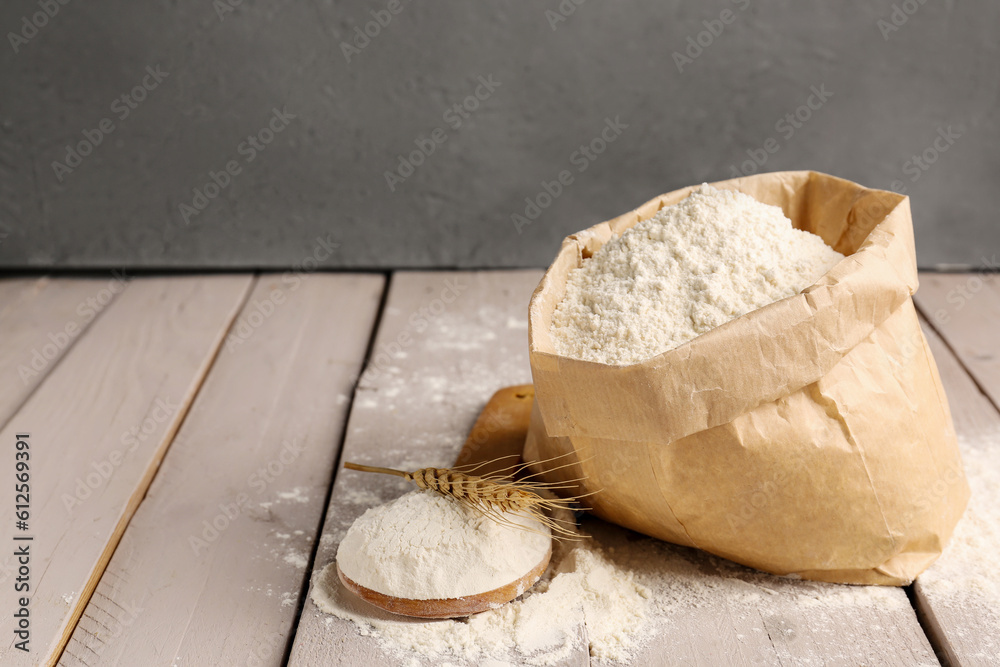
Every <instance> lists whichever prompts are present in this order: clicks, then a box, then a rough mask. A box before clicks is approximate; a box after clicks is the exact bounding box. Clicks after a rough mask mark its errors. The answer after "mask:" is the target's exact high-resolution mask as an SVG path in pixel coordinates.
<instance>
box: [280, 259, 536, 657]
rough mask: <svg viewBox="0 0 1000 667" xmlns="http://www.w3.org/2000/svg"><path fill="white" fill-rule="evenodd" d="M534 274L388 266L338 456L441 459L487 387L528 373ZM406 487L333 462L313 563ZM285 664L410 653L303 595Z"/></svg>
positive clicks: (394, 461) (455, 448)
mask: <svg viewBox="0 0 1000 667" xmlns="http://www.w3.org/2000/svg"><path fill="white" fill-rule="evenodd" d="M540 278H541V272H539V271H496V272H488V273H465V272H462V273H451V272H447V273H446V272H419V273H410V272H399V273H395V274H394V275H393V278H392V284H391V288H390V291H389V295H388V299H387V301H386V306H385V311H384V313H383V316H382V322H381V325H380V327H379V331H378V336H377V337H376V341H375V346H374V348H373V351H372V355H371V358H370V362H369V365H368V367H367V368H366V370H365V373H364V374H362V377H361V382H360V383H359V386H358V390H357V393H356V395H355V398H354V403H353V407H352V410H351V417H350V421H349V423H348V428H347V436H346V440H345V442H344V453H343V456H342V458H343V459H345V460H352V461H358V462H361V463H372V464H374V463H377V464H378V465H388V466H396V467H403V468H418V467H422V466H429V465H434V466H446V465H450V464H451V463H452V462H453V461H454V460H455V456H456V455H457V454H458V452H459V449H460V448H461V446H462V444H463V442H464V440H465V437H466V434H467V433H468V432H469V430H470V428H471V427H472V425H473V423H474V422H475V420H476V416H477V414H478V413H479V410H480V409H481V408H482V407H483V404H484V403H485V402H486V400H487V399H489V398H490V396H491V395H492V394H493V392H494V391H495V390H496V389H499V388H500V387H502V386H505V385H511V384H523V383H525V382H529V381H530V378H531V375H530V371H529V368H528V354H527V352H528V350H527V343H528V338H527V304H528V297H529V296H530V295H531V292H532V290H533V289H534V288H535V286H536V285H537V284H538V281H539V279H540ZM406 490H409V487H408V486H407V485H406V483H405V482H404V483H402V484H400V483H397V481H396V480H395V479H390V478H384V479H380V478H378V477H375V476H372V475H364V474H359V473H341V472H338V474H337V477H336V483H335V484H334V487H333V493H332V496H331V499H330V505H329V508H328V509H327V513H326V520H325V525H324V527H323V538H322V540H321V541H320V545H319V549H318V550H317V554H316V560H315V569H316V570H319V569H321V568H322V567H323V566H325V565H326V564H328V563H330V562H331V561H333V560H334V557H335V555H336V550H337V545H338V543H339V542H340V539H341V538H342V536H343V533H344V531H345V530H346V528H347V527H348V526H350V524H351V523H352V522H353V521H354V519H356V518H357V517H358V516H359V515H360V514H361V513H363V512H364V511H365V510H366V509H368V508H369V507H371V506H373V505H377V504H379V503H381V502H385V501H388V500H390V499H392V498H395V497H397V496H399V495H400V494H401V493H402V492H404V491H406ZM310 590H311V587H310ZM451 662H455V661H451ZM289 664H290V665H380V664H388V665H403V664H411V663H410V662H408V660H406V659H403V658H401V657H400V656H395V655H390V654H388V653H385V652H384V651H383V650H382V649H380V648H379V646H378V644H377V642H376V641H375V640H374V639H372V638H371V637H362V636H360V635H359V634H358V632H357V630H356V628H355V626H354V625H353V624H352V623H350V622H349V621H345V620H342V619H340V618H335V617H332V616H329V615H327V614H324V613H323V612H321V611H320V610H319V609H318V608H317V607H316V606H315V604H314V603H313V601H312V600H311V599H306V601H305V607H304V609H303V612H302V616H301V618H300V619H299V625H298V628H297V630H296V634H295V643H294V645H293V647H292V654H291V659H290V662H289ZM421 664H432V663H430V662H427V661H424V662H423V663H421Z"/></svg>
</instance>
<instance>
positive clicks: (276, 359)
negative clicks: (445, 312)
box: [63, 275, 384, 664]
mask: <svg viewBox="0 0 1000 667" xmlns="http://www.w3.org/2000/svg"><path fill="white" fill-rule="evenodd" d="M383 286H384V282H383V281H382V280H380V279H378V278H377V277H375V276H344V275H338V276H335V277H333V276H326V277H323V276H321V275H316V276H311V277H309V278H307V279H304V280H303V281H302V286H301V289H298V288H294V289H289V290H287V291H285V295H284V297H283V298H281V299H280V301H279V300H277V299H275V301H276V302H277V303H279V304H283V305H281V306H280V309H279V310H275V311H273V312H272V314H271V316H270V317H268V318H266V319H265V320H263V322H262V323H260V325H259V326H255V328H254V330H253V332H252V333H250V334H249V335H247V336H246V337H245V338H244V337H243V336H242V332H243V331H244V330H243V323H244V321H248V322H253V319H252V318H251V317H250V313H251V312H256V311H255V310H254V309H255V308H256V307H257V305H256V304H257V303H258V300H259V301H263V300H265V299H266V298H269V297H272V296H273V295H274V294H275V291H276V290H278V289H279V287H278V281H277V280H276V279H266V278H264V277H262V278H261V280H260V281H259V282H258V284H257V286H256V287H255V289H254V291H253V292H252V293H251V300H250V301H249V302H247V304H246V306H245V307H244V309H243V311H242V312H241V313H240V316H239V317H238V318H237V319H238V321H239V323H240V324H239V328H238V329H234V335H236V334H240V335H239V337H240V338H241V341H242V342H239V344H236V342H235V341H234V344H233V345H230V342H229V341H227V343H226V350H225V352H224V353H223V354H221V355H220V357H219V358H218V359H217V360H216V363H215V364H214V365H213V367H212V370H211V372H210V373H209V375H208V378H207V379H206V380H205V382H204V384H203V386H202V388H201V391H200V393H199V396H198V398H197V400H196V401H195V402H194V403H193V405H192V408H191V411H190V413H189V415H188V417H187V418H186V420H185V422H184V425H183V427H182V429H181V430H180V432H179V433H178V434H177V435H176V437H175V438H174V441H173V443H172V446H171V448H170V452H169V454H168V456H167V457H166V459H165V460H164V463H163V466H162V468H161V469H160V471H159V473H158V474H157V478H156V480H155V482H154V483H153V485H152V486H151V487H150V489H149V493H148V496H147V498H146V500H145V502H144V503H143V504H142V506H141V507H140V508H139V510H138V512H137V513H136V515H135V517H134V518H133V520H132V521H131V523H130V524H129V526H128V528H127V530H126V532H125V535H124V537H123V539H122V542H121V545H120V547H119V549H118V551H117V552H116V554H115V556H114V559H113V560H112V562H111V565H110V566H109V568H108V569H107V570H106V576H105V578H104V579H103V580H102V581H101V583H100V585H99V587H98V590H97V594H103V597H102V598H101V599H102V600H105V601H109V602H110V603H116V601H117V602H118V603H121V604H123V605H128V604H130V603H133V604H134V603H136V602H137V603H138V604H139V605H140V606H142V607H143V612H142V613H141V614H138V615H136V616H135V618H133V619H131V622H130V623H129V627H128V633H127V635H126V636H118V635H115V636H111V637H110V638H108V639H107V641H100V639H99V638H97V637H96V635H94V634H93V633H91V627H97V624H96V623H91V621H95V622H96V620H97V619H98V614H99V613H100V612H101V611H102V609H101V608H100V607H99V606H97V600H96V598H95V599H94V601H93V602H92V604H91V606H90V607H88V609H87V612H86V615H85V616H84V619H85V621H86V623H81V624H80V625H78V626H77V631H76V632H75V633H74V636H73V638H72V639H71V641H70V644H69V646H68V649H67V651H68V652H67V653H66V654H65V660H64V661H63V662H66V663H67V664H70V663H72V662H73V659H74V658H76V659H81V658H82V659H86V656H87V655H91V653H90V652H92V653H96V654H98V657H100V659H101V660H103V661H108V662H116V663H122V664H144V663H147V662H149V661H151V660H157V659H167V660H169V658H170V656H173V657H174V658H175V659H176V660H179V661H180V662H181V664H197V663H199V662H203V663H207V664H234V663H237V662H242V661H243V660H244V659H247V660H254V661H255V664H271V661H274V660H276V659H277V660H279V661H280V660H281V659H282V658H283V656H284V653H285V648H284V647H285V645H287V641H288V638H289V635H290V630H291V628H292V627H294V626H293V625H292V619H294V618H295V617H296V615H297V613H296V609H295V607H289V606H286V605H287V604H291V603H292V602H296V603H297V602H298V601H299V600H298V598H297V597H295V595H294V593H291V594H290V593H285V595H284V596H283V599H282V600H280V602H281V603H282V604H281V605H280V606H279V605H276V604H274V603H275V600H274V599H273V598H272V599H270V600H269V599H267V598H268V597H270V593H269V592H268V595H267V596H264V594H263V591H264V590H265V588H267V589H271V588H272V587H273V589H274V590H275V591H279V592H280V591H300V589H301V587H302V580H303V577H304V576H305V575H304V570H305V567H306V566H307V561H305V559H304V558H303V557H302V556H301V555H300V554H301V550H304V551H305V553H307V554H308V553H311V549H312V543H313V540H314V539H315V537H316V535H315V528H316V525H315V524H316V523H317V522H318V517H319V514H320V513H321V511H322V507H321V506H320V505H319V501H320V499H321V498H323V497H325V493H326V490H327V489H328V488H329V480H330V477H332V465H333V460H332V459H333V457H335V455H336V451H337V450H336V445H335V444H331V443H336V441H337V437H338V436H339V434H340V432H341V430H342V424H343V421H342V420H343V419H344V417H345V415H346V407H345V406H346V399H348V397H349V396H350V393H351V387H352V386H353V383H354V381H355V379H356V376H357V372H358V371H359V370H360V368H361V359H362V356H363V354H364V351H365V349H366V348H367V347H368V345H369V343H370V340H371V333H372V329H371V320H372V319H373V317H374V314H375V312H376V306H377V304H378V302H379V299H380V298H381V296H382V294H383ZM282 289H283V288H282ZM279 296H280V295H279ZM251 304H253V307H254V308H251ZM345 315H350V317H345ZM341 399H344V400H341ZM289 442H292V443H293V444H294V443H296V442H297V443H298V444H299V445H300V446H298V447H296V448H295V450H294V451H297V452H298V453H297V454H295V455H293V456H292V457H291V459H290V460H286V459H285V456H284V451H285V450H284V447H285V446H286V445H287V444H288V443H289ZM279 458H280V460H281V462H282V464H283V469H282V471H281V472H275V473H272V474H273V475H274V476H275V477H274V478H271V479H265V483H264V484H262V487H263V488H261V489H259V490H258V489H256V488H255V484H252V483H251V479H252V478H253V476H254V474H256V473H254V471H255V469H257V468H258V467H259V466H260V464H261V463H262V462H264V461H267V462H268V463H267V465H270V463H276V462H277V461H278V459H279ZM278 478H280V482H281V484H283V485H285V484H287V485H289V488H290V487H294V490H293V491H292V492H290V493H282V492H280V491H281V489H280V488H275V484H276V483H277V482H278ZM237 492H240V493H239V494H238V493H237ZM241 496H246V499H245V500H239V498H240V497H241ZM282 497H287V498H291V499H287V500H281V498H282ZM310 498H314V500H311V501H310ZM234 499H235V500H234ZM263 501H267V502H263ZM234 502H236V503H239V505H238V506H237V507H238V511H237V514H236V515H235V516H232V518H230V519H229V521H228V522H227V523H226V524H225V525H224V526H222V527H220V528H218V534H216V535H213V536H209V537H207V538H206V539H207V540H208V542H207V543H205V544H203V545H202V546H199V547H198V548H197V549H194V547H192V545H191V543H190V542H191V538H192V537H193V536H196V535H197V536H199V537H201V536H202V535H203V533H202V532H200V531H201V530H202V524H201V523H198V522H199V520H201V519H206V518H207V519H209V520H212V517H211V513H212V512H213V511H215V508H216V507H217V506H218V507H221V504H227V506H229V505H232V503H234ZM299 503H302V504H299ZM272 505H274V507H273V508H272V507H271V506H272ZM313 513H315V517H314V516H313ZM220 518H221V515H220ZM213 522H214V520H213ZM202 523H205V522H202ZM206 525H207V524H206ZM292 533H294V534H295V535H294V536H293V535H292ZM300 535H301V537H299V536H300ZM279 538H281V539H279ZM289 549H291V551H290V550H289ZM292 551H294V552H295V557H296V559H303V562H302V564H301V565H298V564H297V563H295V562H293V561H290V560H289V559H288V554H291V553H292ZM282 556H285V559H284V560H282ZM112 576H113V577H114V579H112V578H111V577H112ZM253 584H259V586H258V587H257V588H256V589H255V588H254V587H253ZM255 591H256V592H255ZM286 599H287V602H286V601H285V600H286ZM250 618H252V619H253V622H252V623H251V622H249V619H250ZM164 656H166V657H165V658H164ZM85 664H87V663H85Z"/></svg>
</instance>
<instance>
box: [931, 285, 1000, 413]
mask: <svg viewBox="0 0 1000 667" xmlns="http://www.w3.org/2000/svg"><path fill="white" fill-rule="evenodd" d="M914 301H915V302H916V304H917V306H918V307H919V308H920V311H921V312H922V313H923V315H924V316H925V317H926V318H927V320H928V321H929V322H930V324H931V326H933V327H934V328H935V329H936V330H937V331H938V332H939V333H940V334H941V335H942V336H944V338H945V340H946V341H947V344H948V346H949V347H951V349H952V350H954V351H955V354H956V355H957V356H958V358H959V359H960V360H961V362H962V365H963V366H965V368H966V370H967V371H968V372H969V373H970V374H971V375H972V377H974V378H975V379H976V382H977V383H978V384H979V386H980V387H982V389H983V391H984V392H985V393H986V395H987V396H989V397H990V399H991V400H992V401H993V405H995V406H1000V350H998V349H997V337H998V335H1000V333H998V332H1000V274H998V273H921V274H920V289H919V290H918V291H917V293H916V295H915V296H914Z"/></svg>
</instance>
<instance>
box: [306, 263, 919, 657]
mask: <svg viewBox="0 0 1000 667" xmlns="http://www.w3.org/2000/svg"><path fill="white" fill-rule="evenodd" d="M449 275H450V276H452V277H457V278H458V279H459V280H460V281H462V282H468V283H469V285H470V286H469V288H468V290H467V291H466V292H465V293H464V294H462V296H461V297H460V298H459V299H457V300H456V301H455V303H453V304H451V305H450V306H448V307H447V309H445V310H444V312H443V313H442V314H441V315H440V316H439V317H438V319H437V320H432V321H431V322H430V324H429V325H428V326H426V327H424V328H422V329H420V330H419V331H414V327H413V325H412V324H411V322H414V321H416V322H418V323H419V322H420V321H421V319H426V318H422V316H421V315H420V312H421V311H420V309H421V308H427V307H428V303H429V302H430V301H431V300H432V299H433V298H434V297H436V296H437V292H439V291H440V290H441V289H442V287H443V281H444V280H445V279H446V278H447V277H448V276H449ZM537 279H538V274H537V273H530V272H523V273H488V274H464V273H463V274H440V273H427V274H397V276H396V277H394V279H393V287H392V290H391V291H390V296H389V301H388V303H387V310H386V315H385V317H384V319H383V324H382V326H381V327H380V330H379V334H378V338H377V345H376V352H380V351H381V352H386V353H387V352H388V351H389V350H390V346H392V345H393V344H394V343H395V344H398V343H399V342H400V341H401V340H409V341H410V343H409V345H408V346H406V347H405V348H402V349H399V350H398V351H399V352H401V353H402V354H400V355H397V356H396V357H391V356H385V357H382V359H381V364H380V363H379V361H380V359H379V356H378V355H377V354H376V355H375V356H374V357H373V362H374V364H375V371H376V372H372V373H366V375H365V376H364V379H363V381H362V383H361V385H360V387H359V390H358V394H357V396H356V398H355V402H354V408H353V409H352V414H351V418H350V421H349V425H348V431H347V440H346V442H345V450H344V457H345V458H349V459H351V460H357V461H359V462H362V463H372V464H375V463H377V464H380V465H390V466H395V467H403V468H414V467H419V466H424V465H442V464H447V463H448V462H450V461H451V460H453V458H454V456H455V453H456V452H457V451H458V448H459V446H460V445H461V443H462V441H463V439H464V438H465V435H466V433H467V432H468V431H469V428H470V427H471V426H472V424H473V422H474V421H475V418H476V414H477V411H478V409H479V407H480V406H481V405H482V404H483V403H484V402H485V401H486V400H487V399H488V398H489V397H490V396H491V394H493V392H494V391H495V390H496V389H498V388H500V387H501V386H505V385H508V384H514V383H523V382H525V381H526V380H527V379H528V378H529V377H530V373H529V370H528V366H527V341H526V332H525V330H524V329H523V328H521V327H522V326H523V322H524V320H525V319H526V311H527V303H528V298H529V297H530V294H531V291H532V289H533V288H534V286H535V283H536V281H537ZM414 313H416V315H414ZM407 488H408V487H407V486H406V485H405V483H397V482H395V481H394V480H386V479H378V478H372V477H370V476H369V477H366V476H364V475H361V474H357V473H350V474H348V473H340V474H338V476H337V479H336V483H335V485H334V489H333V494H332V497H331V503H330V507H329V509H328V512H327V518H326V525H325V527H324V535H323V539H322V540H321V542H320V548H319V550H318V552H317V558H316V569H317V570H319V569H320V568H322V567H323V566H325V565H326V564H327V563H329V562H331V561H333V560H334V558H335V554H336V548H337V544H338V542H339V540H340V539H341V538H342V536H343V533H344V531H345V530H346V528H347V527H348V526H350V524H351V523H352V522H353V520H354V519H355V518H356V517H357V516H358V515H359V514H361V513H362V512H363V511H364V510H365V509H367V508H368V507H370V506H372V505H375V504H378V503H380V502H384V501H387V500H389V499H391V498H393V497H396V496H397V495H399V494H400V493H401V492H402V491H404V490H405V489H407ZM587 529H588V530H592V531H593V532H594V533H595V535H596V541H597V542H598V543H599V544H601V545H603V546H605V547H614V548H615V551H614V552H613V554H614V556H613V557H614V558H615V559H616V560H618V561H619V562H620V563H621V564H622V566H623V567H628V568H629V569H631V570H633V571H634V572H636V573H637V576H639V577H640V578H641V579H642V581H643V582H644V583H646V584H647V585H649V586H650V587H651V588H652V589H653V591H654V599H655V601H656V606H657V608H658V612H657V614H658V618H657V620H656V625H657V634H656V636H655V638H654V639H653V640H651V641H650V643H649V644H648V645H647V646H646V647H645V649H643V650H640V651H639V652H638V654H637V655H636V657H635V659H634V661H633V662H632V664H637V665H660V664H663V663H664V660H665V659H667V660H669V661H670V663H671V664H694V665H714V664H720V663H732V664H754V665H756V664H761V665H770V664H776V663H782V664H808V663H810V662H811V663H813V664H880V665H911V664H934V663H935V659H934V654H933V651H932V649H931V647H930V645H929V643H928V642H927V639H926V637H925V636H924V633H923V631H922V630H921V628H920V626H919V624H918V622H917V618H916V615H915V613H914V611H913V608H912V607H911V605H910V603H909V601H908V599H907V597H906V594H905V592H904V591H903V590H902V589H898V588H877V587H848V586H837V585H834V584H818V583H811V582H801V581H792V580H788V579H782V578H779V577H773V576H770V575H766V574H762V573H758V572H754V571H752V570H749V569H747V568H743V567H740V566H738V565H735V564H732V563H729V562H727V561H723V560H721V559H718V558H714V557H712V556H709V555H707V554H704V553H702V552H698V551H696V550H692V549H685V548H683V547H677V546H674V545H669V544H666V543H662V542H658V541H656V540H651V539H648V538H639V537H637V536H636V535H635V534H634V533H631V532H629V531H625V530H622V529H620V528H617V527H615V526H610V525H608V524H604V523H603V522H601V521H599V520H596V519H594V520H588V522H587ZM609 553H610V552H609ZM585 636H586V634H585V633H582V634H581V637H585ZM577 648H578V650H582V652H583V660H584V662H583V664H586V642H585V641H584V640H582V639H581V643H580V645H579V646H578V647H577ZM578 655H579V654H578ZM665 656H669V658H665ZM408 660H409V658H408V657H402V656H398V655H394V654H390V653H386V652H384V651H383V650H382V649H381V648H380V647H379V645H378V644H377V642H376V641H375V640H373V639H372V638H370V637H361V636H359V635H358V632H357V630H356V628H355V627H354V626H353V625H352V624H351V623H349V622H347V621H343V620H341V619H339V618H335V617H330V616H328V615H325V614H323V613H322V612H320V611H319V610H318V608H317V607H316V606H315V605H314V604H313V602H312V601H311V600H307V601H306V603H305V608H304V611H303V614H302V617H301V619H300V622H299V627H298V630H297V633H296V637H295V643H294V645H293V648H292V654H291V660H290V664H291V665H313V664H343V665H351V664H365V665H376V664H386V665H399V664H410V663H409V662H408ZM418 662H419V660H418ZM450 662H453V663H460V662H461V661H459V660H451V661H450ZM595 662H596V663H598V664H599V663H600V661H595ZM414 664H415V663H414ZM420 664H430V663H429V662H427V661H426V660H425V661H423V662H421V663H420ZM569 664H579V663H572V662H570V663H569Z"/></svg>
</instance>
